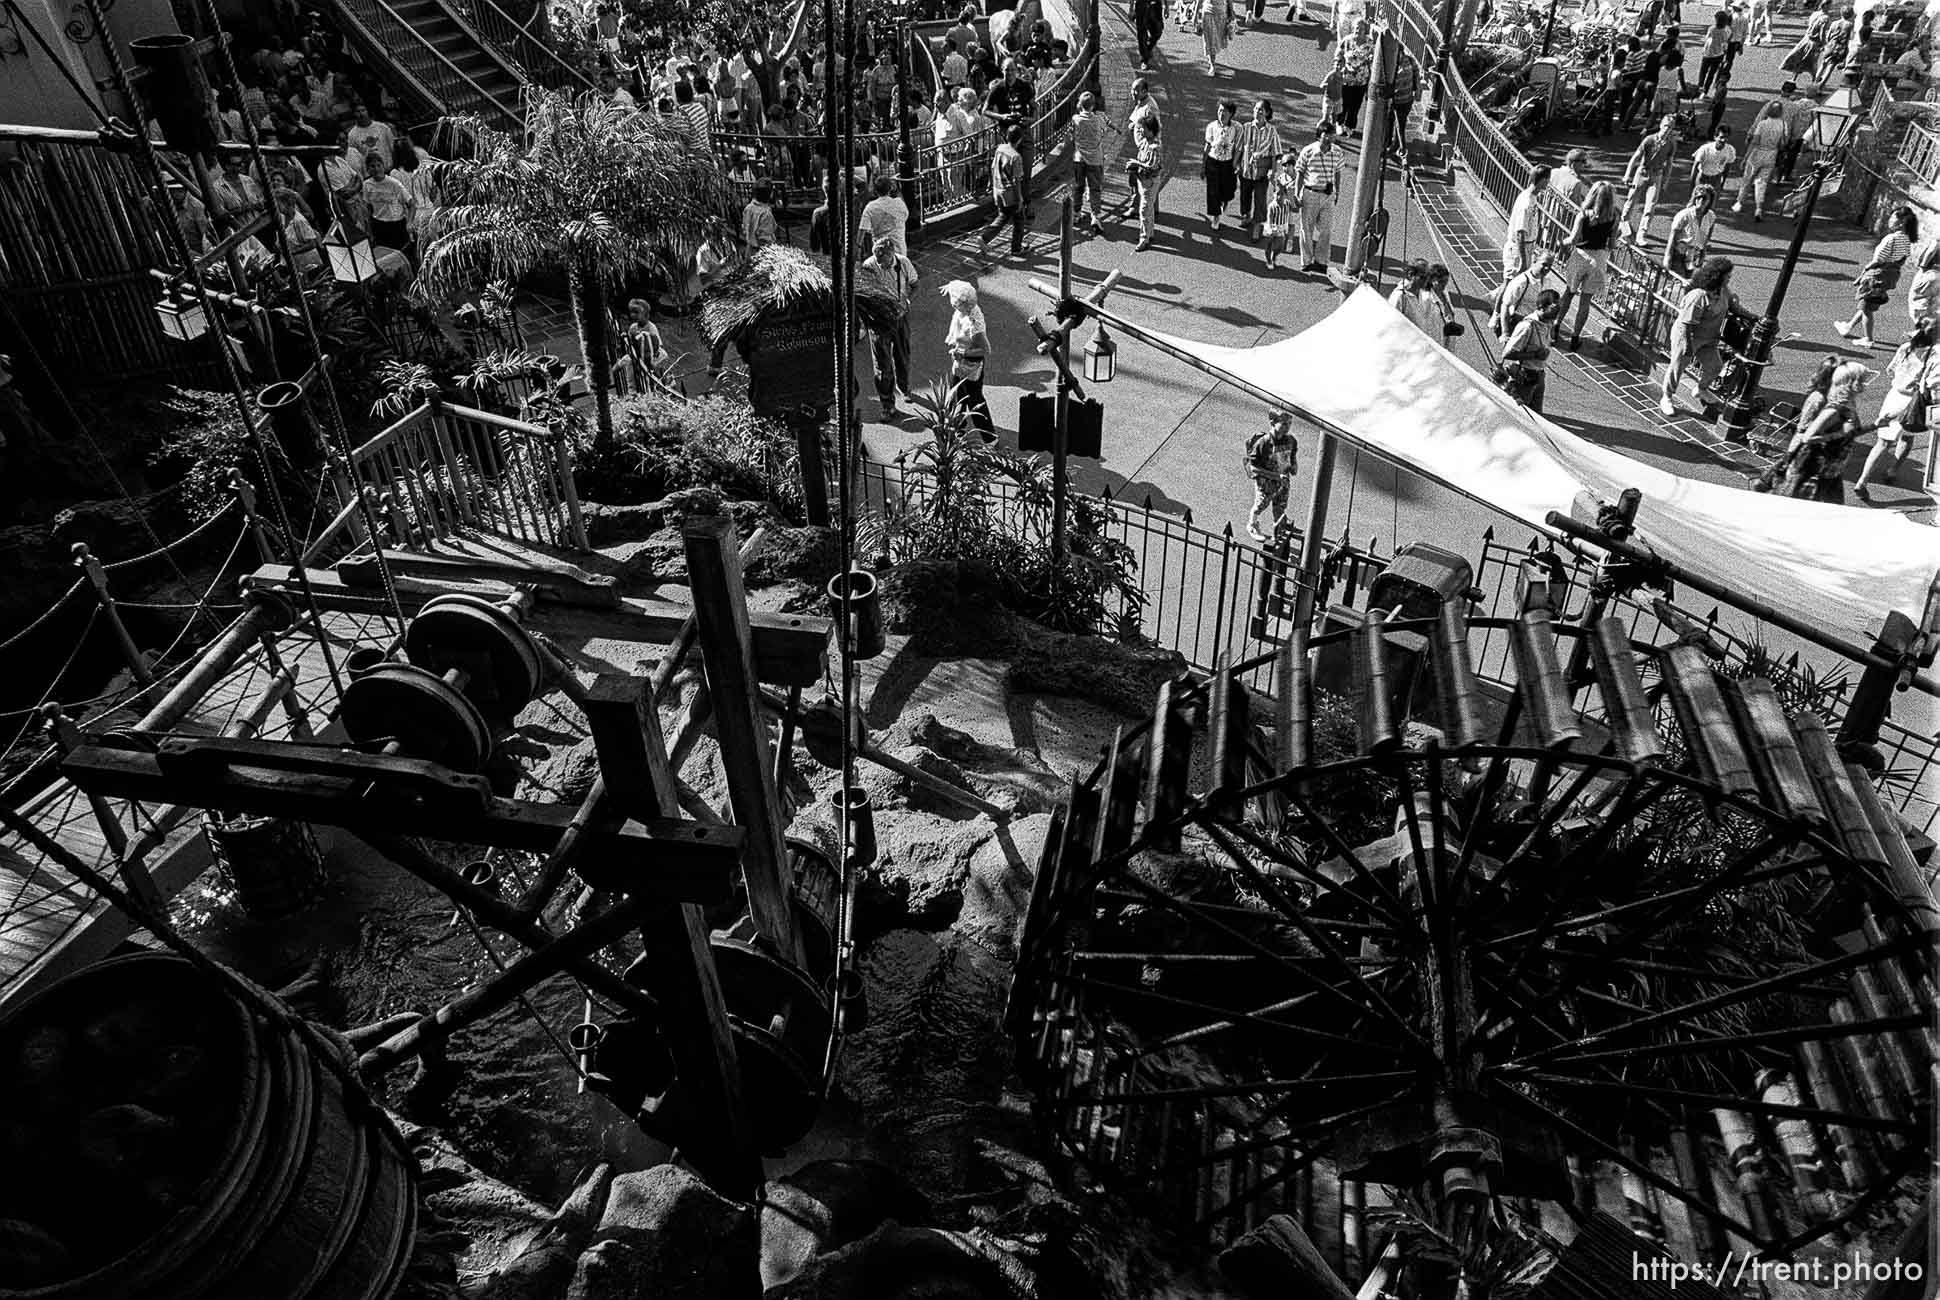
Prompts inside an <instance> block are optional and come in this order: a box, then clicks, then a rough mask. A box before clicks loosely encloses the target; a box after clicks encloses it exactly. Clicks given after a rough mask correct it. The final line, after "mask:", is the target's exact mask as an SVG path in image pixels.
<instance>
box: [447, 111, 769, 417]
mask: <svg viewBox="0 0 1940 1300" xmlns="http://www.w3.org/2000/svg"><path fill="white" fill-rule="evenodd" d="M462 125H463V126H464V128H465V130H464V131H463V132H461V133H460V134H461V135H468V136H469V138H470V141H471V148H470V152H469V154H468V155H467V156H463V157H459V158H454V159H451V160H449V161H444V162H432V163H427V164H425V165H426V167H428V168H430V169H431V170H432V179H433V181H434V182H435V184H436V186H437V190H438V193H439V194H440V195H441V196H442V197H443V200H444V201H443V202H442V203H440V204H439V205H438V206H437V207H435V208H433V209H432V211H431V212H430V214H429V215H428V216H427V217H426V218H425V245H424V255H423V260H422V263H421V265H420V266H419V268H418V281H417V287H416V292H417V293H418V294H420V295H421V296H423V297H425V298H426V299H431V300H435V299H439V298H443V297H446V296H449V295H454V294H462V293H469V292H471V291H473V290H474V289H475V288H476V287H477V286H478V284H479V282H480V281H481V280H485V279H491V278H497V279H506V280H511V281H514V282H517V281H519V280H521V279H523V278H525V277H526V276H528V275H531V274H533V273H534V272H538V271H547V270H552V271H560V272H563V273H564V274H565V277H566V283H567V287H568V291H569V294H570V296H571V302H572V310H573V325H574V327H575V329H576V330H577V332H578V335H579V348H580V354H581V356H582V357H583V359H584V361H585V364H586V378H587V386H588V387H589V388H590V389H591V390H592V394H593V411H594V418H593V425H594V445H595V448H596V449H597V450H600V451H604V450H606V449H607V448H608V447H610V446H611V444H612V441H613V407H612V392H611V389H612V375H613V371H612V352H611V348H610V344H609V340H608V337H607V333H608V315H607V307H606V299H607V295H608V294H609V293H610V292H612V291H613V290H615V289H617V288H618V287H619V285H620V284H621V283H622V282H623V281H624V280H625V278H626V277H627V276H628V275H629V274H631V273H634V272H637V271H640V270H643V269H646V268H649V267H653V266H664V265H666V264H668V263H670V262H673V263H678V262H680V261H682V260H684V254H685V251H686V250H687V249H691V248H693V247H695V246H697V245H698V244H699V243H700V239H701V228H702V225H703V223H704V222H705V221H706V220H707V218H709V217H711V216H718V215H721V214H722V213H725V212H727V211H728V210H729V208H730V206H731V204H732V200H733V191H732V189H731V187H730V186H729V185H728V182H727V178H726V177H725V176H724V175H723V174H722V172H721V171H720V169H719V168H718V167H716V165H715V163H714V160H713V159H712V158H709V157H708V156H707V155H706V154H704V153H701V152H698V151H696V150H694V149H693V148H692V147H691V146H690V145H689V143H688V141H687V139H686V137H685V136H683V135H682V134H681V132H680V131H679V129H678V128H677V127H676V126H674V125H673V124H672V123H671V122H669V121H668V120H666V119H663V118H661V117H659V116H657V115H655V114H651V113H637V112H634V111H632V110H630V109H627V108H624V107H622V106H620V105H617V104H613V103H609V102H607V101H604V100H601V99H599V98H598V97H596V96H588V97H587V98H585V99H583V100H580V101H578V102H575V101H574V100H573V98H572V97H571V96H569V95H567V94H566V93H564V92H563V91H548V92H545V93H544V94H538V95H535V96H534V97H533V98H532V99H531V100H530V102H529V105H528V107H527V110H526V118H525V128H524V131H523V133H522V134H520V135H512V134H509V133H507V132H505V131H501V130H499V129H498V128H496V127H494V126H491V125H490V124H488V123H486V122H484V121H481V120H477V119H464V120H463V122H462Z"/></svg>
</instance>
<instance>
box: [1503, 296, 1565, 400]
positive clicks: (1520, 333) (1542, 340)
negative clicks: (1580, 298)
mask: <svg viewBox="0 0 1940 1300" xmlns="http://www.w3.org/2000/svg"><path fill="white" fill-rule="evenodd" d="M1562 304H1563V299H1562V295H1560V294H1558V293H1557V292H1556V291H1555V290H1554V289H1544V290H1543V291H1542V292H1541V293H1539V294H1537V295H1536V310H1535V311H1534V312H1532V313H1530V314H1529V315H1527V316H1525V317H1523V319H1522V323H1521V324H1519V325H1517V326H1516V329H1515V333H1513V334H1511V335H1510V336H1509V341H1508V342H1507V343H1505V344H1503V345H1502V370H1503V375H1504V378H1503V383H1502V387H1503V389H1504V390H1505V391H1507V392H1508V394H1509V396H1511V397H1513V398H1515V399H1516V400H1517V401H1518V402H1521V403H1522V404H1523V405H1524V406H1526V407H1528V408H1529V409H1530V410H1532V411H1534V412H1536V413H1537V414H1538V415H1540V414H1542V409H1543V394H1544V393H1545V391H1547V388H1548V381H1549V350H1550V349H1551V348H1552V347H1554V346H1555V344H1556V318H1557V317H1558V316H1560V315H1562Z"/></svg>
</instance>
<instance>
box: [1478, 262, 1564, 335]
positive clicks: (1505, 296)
mask: <svg viewBox="0 0 1940 1300" xmlns="http://www.w3.org/2000/svg"><path fill="white" fill-rule="evenodd" d="M1555 265H1556V258H1555V255H1554V254H1552V253H1551V252H1549V250H1548V249H1544V250H1543V251H1542V252H1540V253H1538V254H1536V260H1535V261H1534V262H1532V263H1531V264H1530V266H1529V269H1528V270H1526V271H1524V272H1522V273H1521V274H1520V275H1516V276H1513V277H1511V278H1510V280H1509V282H1508V283H1507V284H1505V285H1503V286H1502V288H1501V289H1500V290H1498V291H1497V293H1496V295H1495V301H1494V302H1493V303H1492V304H1491V306H1490V311H1489V327H1490V328H1491V329H1493V330H1494V331H1495V336H1496V337H1497V338H1499V339H1506V338H1508V337H1509V336H1510V335H1511V334H1513V333H1515V332H1516V326H1518V325H1520V324H1522V318H1523V317H1525V316H1528V315H1530V314H1531V313H1533V312H1534V311H1535V310H1536V298H1537V296H1538V295H1540V294H1541V293H1542V291H1543V281H1544V280H1545V279H1547V278H1548V277H1549V272H1550V270H1551V268H1553V267H1554V266H1555Z"/></svg>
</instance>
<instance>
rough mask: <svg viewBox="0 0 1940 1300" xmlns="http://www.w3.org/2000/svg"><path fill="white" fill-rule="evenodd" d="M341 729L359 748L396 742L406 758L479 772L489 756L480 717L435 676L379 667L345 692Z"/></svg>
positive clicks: (416, 670)
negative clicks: (347, 733)
mask: <svg viewBox="0 0 1940 1300" xmlns="http://www.w3.org/2000/svg"><path fill="white" fill-rule="evenodd" d="M340 716H341V717H342V719H343V724H344V730H346V731H348V732H349V733H350V738H351V739H352V740H353V741H355V742H356V743H357V744H359V745H363V746H377V745H384V744H388V743H390V742H391V741H396V742H397V747H398V752H399V753H401V754H403V755H404V756H405V757H406V758H421V759H424V760H425V761H426V762H431V763H438V764H440V765H442V766H444V767H449V768H451V769H453V770H454V771H458V772H477V771H480V770H481V769H483V768H484V766H485V760H486V759H487V758H489V757H491V753H492V732H491V728H489V727H488V726H486V724H485V718H484V715H482V714H481V713H479V711H478V707H477V706H476V705H474V704H473V703H472V702H471V701H470V700H468V699H466V698H465V697H464V696H463V695H460V694H459V693H458V692H457V691H455V690H453V689H452V688H451V687H450V686H449V685H447V684H446V683H445V682H444V681H443V679H441V678H439V677H438V676H437V675H436V674H434V673H431V672H427V671H426V670H425V669H423V668H419V667H416V666H414V665H411V664H383V665H381V666H379V667H377V668H373V669H371V670H370V671H369V672H367V673H365V674H364V675H363V676H362V677H358V678H356V679H354V680H353V681H352V682H351V683H350V684H349V685H348V686H346V687H345V688H344V703H343V710H342V713H341V715H340Z"/></svg>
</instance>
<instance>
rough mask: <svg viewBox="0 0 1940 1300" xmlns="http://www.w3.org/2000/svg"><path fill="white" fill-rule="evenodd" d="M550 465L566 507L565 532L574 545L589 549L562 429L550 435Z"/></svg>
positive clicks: (567, 446)
mask: <svg viewBox="0 0 1940 1300" xmlns="http://www.w3.org/2000/svg"><path fill="white" fill-rule="evenodd" d="M552 465H553V470H554V472H555V473H557V474H558V476H559V499H560V501H561V502H563V503H564V504H565V507H566V532H567V534H568V535H569V536H570V537H571V539H572V543H573V545H574V546H577V547H578V548H579V549H580V550H582V551H590V550H592V549H593V544H592V543H591V542H590V541H588V540H587V538H586V517H585V515H583V514H581V513H580V509H579V488H578V487H577V486H576V485H575V484H574V482H573V454H572V449H571V446H570V445H569V443H568V441H567V438H566V433H565V430H563V429H560V430H555V431H554V432H553V435H552Z"/></svg>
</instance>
